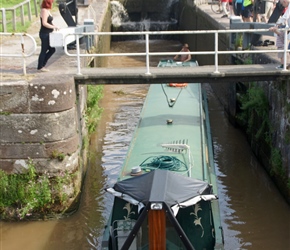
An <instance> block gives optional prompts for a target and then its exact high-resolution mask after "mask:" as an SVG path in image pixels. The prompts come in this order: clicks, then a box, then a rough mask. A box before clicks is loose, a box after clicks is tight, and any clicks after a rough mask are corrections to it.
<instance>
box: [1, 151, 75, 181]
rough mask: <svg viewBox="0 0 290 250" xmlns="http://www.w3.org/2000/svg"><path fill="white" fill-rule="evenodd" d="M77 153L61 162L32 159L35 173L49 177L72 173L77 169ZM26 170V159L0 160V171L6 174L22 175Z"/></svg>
mask: <svg viewBox="0 0 290 250" xmlns="http://www.w3.org/2000/svg"><path fill="white" fill-rule="evenodd" d="M78 154H79V151H77V152H75V153H73V154H72V155H67V156H66V157H65V158H64V160H63V161H59V160H57V159H54V160H48V159H43V158H42V159H33V164H34V166H35V168H36V172H37V173H40V174H42V173H45V172H47V173H49V174H50V176H57V175H58V176H59V174H60V173H65V172H68V173H74V172H75V171H76V170H77V169H78V167H79V157H78ZM27 168H28V160H27V159H0V169H2V170H4V171H5V172H7V173H11V174H12V173H24V172H25V171H26V169H27Z"/></svg>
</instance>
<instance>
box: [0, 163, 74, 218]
mask: <svg viewBox="0 0 290 250" xmlns="http://www.w3.org/2000/svg"><path fill="white" fill-rule="evenodd" d="M72 178H73V174H69V173H67V172H66V173H65V174H62V173H60V174H59V175H57V176H55V177H51V176H50V175H49V174H48V173H43V174H37V173H36V170H35V166H34V164H33V162H32V160H29V161H28V163H27V169H26V172H25V173H22V174H8V173H6V172H5V171H3V170H0V197H1V199H0V214H1V216H0V218H1V219H5V217H9V218H11V217H14V218H15V219H24V218H25V217H29V216H31V215H32V214H42V215H43V214H46V213H50V211H51V207H52V206H54V205H56V204H59V205H62V207H65V206H66V198H67V194H66V192H65V185H67V184H68V181H69V180H71V179H72Z"/></svg>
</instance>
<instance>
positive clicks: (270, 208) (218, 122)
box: [207, 88, 290, 250]
mask: <svg viewBox="0 0 290 250" xmlns="http://www.w3.org/2000/svg"><path fill="white" fill-rule="evenodd" d="M207 92H208V95H209V109H210V119H211V126H212V135H213V142H214V153H215V164H216V170H217V175H218V180H219V181H218V185H219V198H220V199H219V202H220V206H221V213H222V224H223V229H224V234H225V248H226V249H263V250H268V249H269V250H271V249H281V250H283V249H290V242H289V232H290V231H289V229H290V228H289V227H290V222H289V221H290V220H289V219H290V218H289V212H290V210H289V206H288V205H287V203H286V202H285V200H284V199H283V198H282V196H281V194H280V193H279V192H278V190H277V188H276V187H275V186H274V185H273V183H272V182H271V180H270V178H269V177H268V175H267V174H266V172H265V170H264V169H263V168H262V166H261V165H260V164H259V163H258V162H257V160H256V158H255V156H254V155H253V153H252V151H251V150H250V148H249V146H248V143H247V141H246V138H245V136H244V135H243V134H242V133H241V132H240V131H239V130H237V129H235V128H234V127H232V126H231V125H230V124H229V122H228V120H227V118H226V116H225V114H224V111H223V108H222V107H221V106H220V105H219V103H218V101H217V100H216V98H215V96H214V95H213V93H212V92H211V89H210V88H208V90H207Z"/></svg>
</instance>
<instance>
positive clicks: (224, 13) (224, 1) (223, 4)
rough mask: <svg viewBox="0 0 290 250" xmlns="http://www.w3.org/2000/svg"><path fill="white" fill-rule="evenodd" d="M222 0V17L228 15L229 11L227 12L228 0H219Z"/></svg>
mask: <svg viewBox="0 0 290 250" xmlns="http://www.w3.org/2000/svg"><path fill="white" fill-rule="evenodd" d="M221 2H222V9H223V15H222V18H224V17H229V12H228V7H229V6H228V4H229V0H221Z"/></svg>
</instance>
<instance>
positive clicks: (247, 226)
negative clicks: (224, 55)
mask: <svg viewBox="0 0 290 250" xmlns="http://www.w3.org/2000/svg"><path fill="white" fill-rule="evenodd" d="M144 49H145V44H144V41H142V40H140V41H133V42H130V41H126V42H114V43H113V44H112V52H117V51H119V52H127V51H136V52H137V51H144ZM151 49H152V50H156V51H158V50H159V51H160V50H161V51H179V50H180V44H179V43H178V42H176V41H153V42H151V43H150V50H151ZM159 59H160V58H158V57H154V58H152V59H151V66H156V65H157V63H158V60H159ZM144 62H145V58H143V57H120V58H114V59H110V60H109V67H117V66H118V67H135V66H144ZM144 67H145V66H144ZM203 86H204V87H205V88H206V90H207V93H208V100H209V110H210V119H211V126H212V136H213V144H214V152H215V167H216V171H217V175H218V187H219V194H218V195H219V203H220V209H221V216H222V226H223V230H224V237H225V249H227V250H234V249H254V250H256V249H257V250H260V249H263V250H273V249H275V250H287V249H290V237H289V236H290V229H289V227H290V225H289V224H290V222H289V221H290V220H289V219H290V218H289V216H290V213H289V212H290V209H289V206H288V204H287V203H286V202H285V200H284V199H283V198H282V196H281V195H280V193H279V192H278V190H277V188H276V187H275V185H274V184H273V183H272V181H271V180H270V178H269V177H268V175H267V174H266V172H265V171H264V170H263V168H262V166H261V165H260V164H259V163H258V161H257V159H256V158H255V156H254V155H253V153H252V152H251V150H250V148H249V146H248V144H247V141H246V139H245V137H244V135H243V134H242V133H241V132H240V131H239V130H238V129H236V128H234V127H232V126H231V125H230V124H229V122H228V121H227V118H226V114H225V112H224V110H223V108H222V106H221V105H220V103H219V102H218V101H217V99H216V97H215V95H214V93H213V92H212V90H211V88H210V86H209V85H207V84H204V85H203ZM147 90H148V85H122V86H117V85H112V86H105V89H104V98H103V100H102V103H101V105H102V107H103V108H104V112H103V116H102V119H101V121H100V123H99V125H98V127H97V130H96V133H95V134H94V135H93V137H92V139H91V144H90V158H89V166H88V171H87V174H86V178H85V184H84V188H83V190H82V198H81V203H80V207H79V210H78V211H77V212H76V213H75V214H73V215H72V216H70V217H68V218H62V219H58V220H50V221H37V222H13V223H7V222H0V250H19V249H24V250H26V249H27V250H54V249H55V250H59V249H62V250H85V249H100V242H101V235H102V230H103V228H104V225H105V223H106V220H107V218H108V216H109V212H110V208H111V206H112V201H113V197H112V196H110V195H108V194H106V193H105V192H104V188H106V187H109V186H112V185H113V184H114V183H115V181H116V179H117V177H118V173H119V170H120V167H121V165H122V162H123V160H124V158H125V156H126V152H127V148H128V145H129V144H130V141H131V137H132V133H133V132H134V129H135V127H136V125H137V122H138V119H139V114H140V112H141V108H142V104H143V101H144V98H145V96H146V93H147ZM164 100H165V101H166V99H164Z"/></svg>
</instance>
